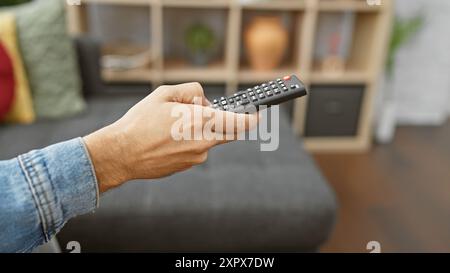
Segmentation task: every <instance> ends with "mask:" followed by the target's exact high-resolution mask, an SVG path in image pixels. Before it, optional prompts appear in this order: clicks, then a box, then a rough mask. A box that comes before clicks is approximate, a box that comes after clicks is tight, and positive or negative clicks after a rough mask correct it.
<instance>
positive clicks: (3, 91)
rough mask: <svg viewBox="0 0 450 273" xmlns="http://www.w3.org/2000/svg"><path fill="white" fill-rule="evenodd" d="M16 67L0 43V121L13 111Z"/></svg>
mask: <svg viewBox="0 0 450 273" xmlns="http://www.w3.org/2000/svg"><path fill="white" fill-rule="evenodd" d="M13 70H14V67H13V63H12V61H11V58H10V57H9V55H8V53H7V52H6V49H5V47H4V46H3V44H2V43H1V41H0V121H2V120H3V117H4V116H5V115H6V114H7V113H8V112H9V110H10V109H11V106H12V103H13V99H14V87H15V81H14V71H13Z"/></svg>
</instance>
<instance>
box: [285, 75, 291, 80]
mask: <svg viewBox="0 0 450 273" xmlns="http://www.w3.org/2000/svg"><path fill="white" fill-rule="evenodd" d="M290 79H291V76H284V77H283V80H284V81H288V80H290Z"/></svg>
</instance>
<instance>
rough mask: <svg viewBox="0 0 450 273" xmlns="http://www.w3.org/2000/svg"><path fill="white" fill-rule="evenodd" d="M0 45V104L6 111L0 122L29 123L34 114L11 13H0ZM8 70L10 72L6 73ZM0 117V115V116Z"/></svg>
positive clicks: (13, 18) (14, 20) (32, 119)
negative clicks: (0, 64) (0, 51)
mask: <svg viewBox="0 0 450 273" xmlns="http://www.w3.org/2000/svg"><path fill="white" fill-rule="evenodd" d="M0 43H1V45H2V49H3V53H4V54H3V60H2V70H3V72H1V73H2V77H6V78H3V82H2V83H1V87H0V88H1V89H2V90H0V91H1V92H2V95H1V96H2V97H1V102H0V104H1V105H3V106H1V107H2V108H3V107H5V106H6V107H5V108H3V110H8V111H7V113H6V115H5V116H3V118H2V119H1V120H2V121H7V122H18V123H31V122H33V121H34V119H35V113H34V110H33V103H32V100H31V93H30V88H29V85H28V79H27V75H26V73H25V69H24V67H23V63H22V56H21V54H20V50H19V46H18V43H17V31H16V19H15V17H14V14H12V13H9V12H1V13H0ZM5 58H6V59H5ZM8 67H9V68H8ZM8 70H10V71H9V72H8ZM8 77H12V79H13V81H12V82H11V81H10V80H9V81H8ZM11 88H12V89H11ZM8 89H9V91H8ZM8 93H9V94H8ZM11 99H13V100H12V104H9V103H8V101H9V100H11ZM10 102H11V101H10ZM0 116H2V115H1V114H0Z"/></svg>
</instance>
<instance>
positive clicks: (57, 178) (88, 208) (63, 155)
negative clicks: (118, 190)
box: [0, 138, 98, 252]
mask: <svg viewBox="0 0 450 273" xmlns="http://www.w3.org/2000/svg"><path fill="white" fill-rule="evenodd" d="M97 207H98V186H97V180H96V177H95V172H94V169H93V165H92V163H91V160H90V158H89V154H88V152H87V150H86V147H85V145H84V142H83V140H82V138H76V139H72V140H69V141H66V142H62V143H58V144H55V145H52V146H49V147H47V148H44V149H42V150H34V151H31V152H29V153H27V154H23V155H20V156H18V157H17V158H14V159H11V160H7V161H0V252H29V251H31V250H33V248H35V247H37V246H39V245H41V244H43V243H45V242H48V241H49V240H50V239H51V238H52V236H54V235H55V234H56V233H57V232H58V231H59V230H60V229H61V228H62V227H63V226H64V224H65V223H66V222H67V221H68V220H69V219H71V218H73V217H75V216H77V215H80V214H85V213H88V212H92V211H93V210H94V209H96V208H97Z"/></svg>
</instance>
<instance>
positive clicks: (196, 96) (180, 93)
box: [161, 82, 210, 106]
mask: <svg viewBox="0 0 450 273" xmlns="http://www.w3.org/2000/svg"><path fill="white" fill-rule="evenodd" d="M161 91H162V92H161V96H162V98H163V99H164V100H165V101H168V102H178V103H184V104H199V105H203V106H209V105H210V103H209V101H208V100H207V99H206V97H205V94H204V92H203V87H202V86H201V85H200V84H199V83H198V82H191V83H183V84H178V85H171V86H163V87H162V90H161Z"/></svg>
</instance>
